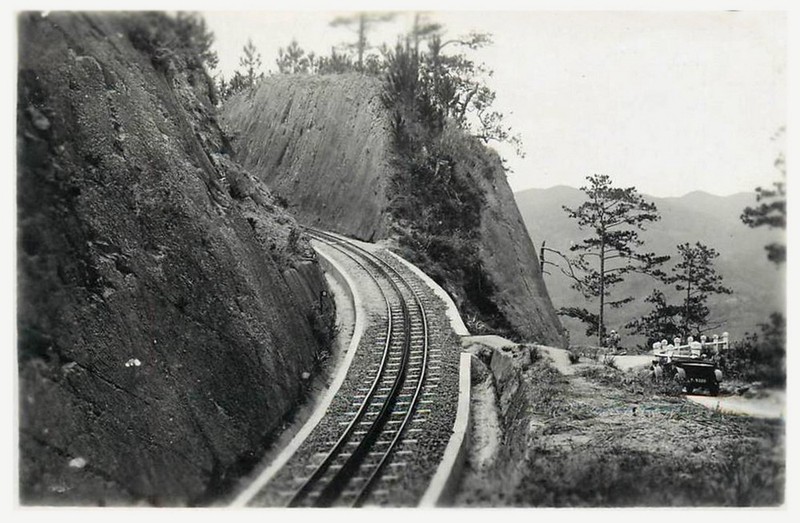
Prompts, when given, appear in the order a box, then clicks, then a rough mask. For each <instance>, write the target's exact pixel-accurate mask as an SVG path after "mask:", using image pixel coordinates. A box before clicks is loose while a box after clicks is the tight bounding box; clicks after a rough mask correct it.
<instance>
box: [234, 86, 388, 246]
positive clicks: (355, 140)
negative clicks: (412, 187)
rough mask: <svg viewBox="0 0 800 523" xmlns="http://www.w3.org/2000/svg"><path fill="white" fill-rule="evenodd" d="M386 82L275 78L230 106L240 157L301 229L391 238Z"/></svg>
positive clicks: (240, 96)
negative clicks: (302, 225)
mask: <svg viewBox="0 0 800 523" xmlns="http://www.w3.org/2000/svg"><path fill="white" fill-rule="evenodd" d="M380 93H381V90H380V81H379V80H377V79H375V78H371V77H365V76H362V75H355V74H351V75H337V76H331V77H328V76H312V75H296V76H272V77H270V78H268V79H266V80H265V81H263V82H262V83H261V84H260V85H259V87H258V89H257V90H256V91H255V92H243V93H241V94H239V95H238V96H236V97H234V98H233V99H232V100H231V101H229V102H228V103H227V104H226V106H225V111H224V120H225V122H226V123H227V124H228V125H229V127H230V128H231V129H233V130H234V131H235V136H236V140H235V148H236V158H237V160H239V161H240V162H241V163H242V165H244V166H245V167H246V168H247V169H249V170H250V171H251V172H252V173H253V174H255V175H257V176H259V177H260V178H261V179H262V180H263V181H264V182H266V183H267V185H268V186H269V187H270V189H271V190H272V191H273V192H274V193H275V194H278V195H280V196H281V197H282V198H284V199H285V201H286V203H287V204H288V206H289V207H290V208H291V210H292V212H293V213H294V214H295V215H296V216H297V217H298V218H299V219H300V221H301V222H303V223H306V224H309V225H317V226H320V227H322V228H325V229H327V230H331V231H336V232H340V233H342V234H346V235H348V236H354V237H356V238H359V239H362V240H367V241H372V240H374V239H378V238H384V237H386V231H387V223H386V220H387V218H388V216H387V215H386V214H385V210H386V207H387V205H388V200H387V196H386V185H387V183H388V182H389V180H390V175H389V173H390V169H391V168H390V165H389V158H390V150H389V148H390V143H389V134H388V132H387V128H388V125H387V122H386V115H385V112H384V110H383V105H382V102H381V98H380Z"/></svg>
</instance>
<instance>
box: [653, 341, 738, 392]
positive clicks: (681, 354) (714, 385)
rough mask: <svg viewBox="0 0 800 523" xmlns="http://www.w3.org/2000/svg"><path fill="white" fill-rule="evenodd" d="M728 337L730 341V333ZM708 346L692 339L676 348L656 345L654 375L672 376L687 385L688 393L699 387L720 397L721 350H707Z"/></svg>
mask: <svg viewBox="0 0 800 523" xmlns="http://www.w3.org/2000/svg"><path fill="white" fill-rule="evenodd" d="M726 334H727V333H726ZM725 338H726V340H725V341H726V343H727V336H726V337H725ZM676 341H677V340H676ZM706 348H707V347H706V346H703V345H701V344H700V343H692V342H690V344H689V345H687V346H681V347H675V348H674V349H673V348H672V346H670V347H668V348H664V347H663V346H662V347H660V348H658V349H656V347H655V346H654V359H653V365H652V372H653V375H654V376H657V377H661V376H666V377H672V378H673V379H675V380H676V381H678V382H679V383H681V384H682V385H683V387H684V389H685V390H686V393H687V394H691V393H692V392H694V391H695V389H705V390H707V391H708V393H709V394H711V395H712V396H716V395H717V394H719V384H720V382H721V381H722V371H721V370H720V369H719V367H718V365H717V357H716V355H717V351H716V350H714V351H713V352H711V351H707V350H705V349H706Z"/></svg>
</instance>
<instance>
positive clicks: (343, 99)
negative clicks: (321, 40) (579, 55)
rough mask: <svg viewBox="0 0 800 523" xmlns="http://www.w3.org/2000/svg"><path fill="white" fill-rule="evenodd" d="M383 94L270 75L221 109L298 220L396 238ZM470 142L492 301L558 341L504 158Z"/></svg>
mask: <svg viewBox="0 0 800 523" xmlns="http://www.w3.org/2000/svg"><path fill="white" fill-rule="evenodd" d="M380 93H381V84H380V80H379V79H375V78H372V77H367V76H359V75H339V76H312V75H294V76H274V77H269V78H267V79H265V80H264V81H262V82H261V84H260V85H259V86H258V88H257V89H256V90H255V92H253V93H242V94H239V95H238V96H236V97H234V98H232V99H231V100H230V101H228V102H227V103H226V105H225V107H224V109H223V113H222V116H223V119H224V122H225V124H226V125H227V126H229V127H230V129H231V130H232V131H233V132H234V134H235V136H236V138H235V141H234V145H235V149H236V156H237V160H239V161H240V162H241V163H242V165H244V166H245V167H246V168H247V169H249V170H250V171H251V172H252V173H253V174H254V175H255V176H258V177H260V178H261V179H262V180H264V181H266V182H267V184H268V185H269V187H270V188H271V189H272V190H273V191H274V192H275V193H276V194H278V195H280V196H281V197H282V198H285V199H286V200H287V201H288V203H289V206H290V208H291V210H292V212H293V213H294V214H295V215H296V216H297V217H298V220H299V221H301V222H303V223H306V224H310V225H315V226H319V227H321V228H324V229H329V230H333V231H336V232H339V233H342V234H345V235H348V236H352V237H356V238H359V239H362V240H373V241H374V240H379V239H385V238H389V237H390V236H391V235H392V233H391V227H392V223H391V217H390V214H389V207H390V204H391V202H390V201H389V198H390V193H391V192H394V193H395V194H398V193H402V192H403V189H402V188H396V187H394V188H393V187H391V184H392V181H393V173H392V169H393V168H395V167H394V164H393V163H392V161H391V158H392V155H393V154H394V153H393V150H392V147H393V145H392V141H391V134H390V132H389V126H388V124H387V121H388V120H389V117H388V113H387V111H386V109H385V107H384V106H383V104H382V102H381V99H380ZM462 138H463V137H462ZM472 142H474V140H467V139H463V149H465V155H463V157H464V162H465V163H470V162H472V161H473V159H474V158H479V160H477V161H476V162H475V165H474V166H473V167H475V169H473V170H480V171H481V173H480V174H477V173H476V174H474V175H470V178H471V179H472V180H473V183H475V184H477V185H478V188H479V189H480V191H481V193H482V194H483V195H485V200H486V205H485V206H484V208H483V209H482V211H481V224H480V230H479V234H478V236H479V240H478V242H479V245H478V261H479V265H480V266H481V267H482V268H483V270H484V271H485V272H486V273H487V274H488V276H489V277H490V280H491V284H492V285H493V287H494V291H495V292H494V294H493V296H492V297H491V298H490V299H491V300H493V301H494V304H495V305H496V306H497V308H498V309H499V310H500V311H501V313H502V314H503V315H504V316H505V319H506V320H507V322H508V324H510V326H511V327H512V328H513V329H514V330H515V331H516V332H517V333H519V334H521V335H522V336H524V337H526V338H529V339H532V340H536V341H538V342H541V343H546V344H552V345H563V344H564V342H565V340H564V339H563V336H562V328H561V324H560V322H559V320H558V317H557V316H556V314H555V311H554V309H553V306H552V303H551V302H550V297H549V296H548V294H547V289H546V288H545V286H544V282H543V281H542V277H541V273H540V272H539V262H538V259H537V256H536V251H535V248H534V246H533V244H532V243H531V240H530V238H529V235H528V233H527V231H526V229H525V225H524V223H523V221H522V217H521V215H520V213H519V210H518V209H517V207H516V203H515V202H514V197H513V195H512V193H511V189H510V188H509V186H508V183H507V181H506V177H505V176H506V175H505V171H504V170H503V168H502V165H501V162H500V159H499V157H497V155H496V154H494V153H493V152H491V151H489V150H487V149H486V148H484V147H482V146H481V147H478V146H477V145H475V144H473V143H472ZM478 149H480V150H478ZM471 155H476V156H475V157H474V158H473V157H472V156H471ZM485 165H489V166H490V168H489V169H488V171H489V172H484V169H483V166H485ZM466 168H467V169H468V168H469V166H466ZM390 189H391V190H390ZM420 214H423V209H420ZM438 283H440V284H441V285H442V286H443V287H445V289H447V290H448V292H450V294H451V295H452V296H453V298H454V300H455V301H456V303H457V304H458V305H459V307H461V305H462V304H463V302H464V301H465V300H468V299H470V298H469V297H468V296H467V293H466V292H465V291H464V289H463V288H461V285H460V284H459V283H457V282H448V281H439V282H438ZM473 308H474V307H473Z"/></svg>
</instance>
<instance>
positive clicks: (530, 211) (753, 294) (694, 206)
mask: <svg viewBox="0 0 800 523" xmlns="http://www.w3.org/2000/svg"><path fill="white" fill-rule="evenodd" d="M514 196H515V198H516V200H517V205H518V206H519V209H520V212H521V213H522V217H523V220H524V221H525V225H526V226H527V228H528V232H529V234H530V235H531V238H532V240H533V242H534V244H535V245H536V248H537V249H539V248H540V247H541V245H542V242H543V241H546V242H547V243H546V245H547V247H549V248H553V249H558V250H560V251H562V252H566V251H568V250H569V247H570V245H571V244H573V243H577V242H578V241H580V240H581V239H582V238H584V237H586V234H588V233H587V232H585V231H581V230H579V229H578V227H577V224H576V223H575V221H574V220H570V219H569V217H568V216H567V214H566V212H564V210H563V209H562V206H563V205H566V206H567V207H570V208H575V207H577V206H578V205H580V204H581V202H582V201H583V199H584V193H583V192H582V191H580V190H579V189H575V188H573V187H566V186H557V187H552V188H549V189H527V190H524V191H520V192H518V193H515V195H514ZM645 198H646V199H647V200H648V201H651V202H653V203H655V204H656V206H657V207H658V211H659V213H660V215H661V220H660V221H658V222H655V223H652V224H650V225H649V226H647V230H646V231H644V232H642V233H641V235H640V236H641V238H642V239H643V240H644V241H645V245H644V249H647V250H648V251H652V252H655V253H657V254H669V255H672V256H673V258H674V257H675V256H676V255H677V251H676V246H677V245H678V244H680V243H684V242H690V243H692V244H693V243H694V242H697V241H699V242H701V243H703V244H705V245H707V246H709V247H713V248H714V249H716V250H717V252H719V253H720V256H719V258H717V260H716V268H717V271H718V272H719V273H720V274H722V276H723V277H724V284H725V285H726V286H728V287H729V288H731V289H732V290H733V294H729V295H722V296H715V297H713V298H711V299H710V301H709V307H710V309H711V317H712V319H713V320H714V321H715V322H724V325H723V326H722V327H720V328H719V332H722V331H724V330H727V331H728V332H729V333H730V334H731V337H732V339H738V338H740V337H741V336H742V335H743V334H744V333H745V332H753V331H756V330H757V329H758V328H757V325H758V324H759V323H761V322H764V321H766V319H767V317H768V316H769V314H770V313H771V312H774V311H781V312H783V311H784V310H785V267H777V266H776V265H775V264H773V263H771V262H770V261H768V260H767V256H766V251H765V250H764V245H766V244H768V243H771V242H773V241H775V240H778V239H781V238H783V237H784V236H783V233H782V231H769V230H766V229H763V228H761V229H751V228H749V227H747V226H746V225H744V224H743V223H742V221H741V220H740V219H739V215H740V214H741V213H742V210H743V209H744V208H745V207H747V206H748V205H753V204H754V203H755V193H738V194H734V195H731V196H715V195H712V194H709V193H706V192H701V191H696V192H691V193H689V194H686V195H685V196H681V197H679V198H655V197H650V196H645ZM545 257H546V259H547V260H550V261H557V260H556V256H555V255H554V254H552V253H545ZM672 263H673V261H672V260H671V261H670V262H667V267H669V266H671V264H672ZM545 270H547V271H548V272H549V274H545V276H544V279H545V283H546V284H547V287H548V290H549V292H550V297H551V298H552V300H553V304H554V305H555V306H556V308H560V307H564V306H586V307H587V308H589V309H590V310H594V309H595V308H596V304H595V303H590V304H587V303H586V302H585V300H584V299H583V297H582V296H581V295H580V294H578V293H577V292H576V291H575V290H573V289H571V288H570V280H569V279H568V278H567V277H566V276H564V275H562V274H561V273H560V272H559V271H558V269H556V268H553V267H546V268H545ZM657 286H659V287H661V288H662V289H663V290H664V292H665V293H666V294H667V295H668V296H672V295H674V292H677V291H672V293H670V292H668V291H667V289H666V288H664V287H663V285H661V284H660V283H659V282H656V281H655V280H653V279H652V278H649V277H647V276H641V275H630V276H629V278H628V281H626V282H624V283H622V284H620V285H619V287H617V289H618V290H619V291H620V292H622V293H625V292H629V293H630V295H632V296H635V297H636V300H635V301H634V302H632V303H630V304H628V305H626V306H625V307H624V308H622V309H619V310H612V311H608V313H607V316H608V318H609V321H608V322H607V328H609V329H614V328H615V329H617V330H620V328H622V327H623V325H624V324H625V323H627V322H628V321H630V320H631V319H633V318H635V317H637V316H639V315H642V314H646V313H647V312H648V311H649V310H650V304H648V303H646V302H645V301H644V298H645V297H646V296H648V295H649V294H650V292H651V290H652V289H654V288H655V287H657ZM562 323H563V324H564V326H565V327H566V328H567V329H569V331H570V336H571V341H572V343H573V344H582V343H594V342H595V340H589V339H587V338H586V336H585V335H584V331H585V328H584V327H583V326H582V324H581V323H580V322H577V321H575V320H572V319H570V318H564V317H562ZM623 338H624V340H623V341H624V343H623V345H627V346H632V345H636V344H637V343H640V342H641V341H642V340H641V338H639V337H634V336H632V335H631V334H627V335H626V332H625V331H623Z"/></svg>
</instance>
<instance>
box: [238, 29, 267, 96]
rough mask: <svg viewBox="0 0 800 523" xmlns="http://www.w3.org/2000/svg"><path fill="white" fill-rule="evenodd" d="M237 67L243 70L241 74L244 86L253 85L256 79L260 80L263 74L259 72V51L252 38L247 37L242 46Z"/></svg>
mask: <svg viewBox="0 0 800 523" xmlns="http://www.w3.org/2000/svg"><path fill="white" fill-rule="evenodd" d="M239 67H241V68H242V69H243V70H244V72H243V73H242V76H243V80H244V84H245V87H253V86H254V85H255V84H256V80H260V79H261V78H262V77H263V76H264V73H262V72H261V53H259V52H258V49H256V46H255V45H253V40H251V39H249V38H248V40H247V43H246V44H245V46H244V48H242V57H241V58H239Z"/></svg>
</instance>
